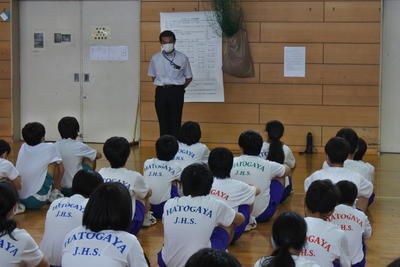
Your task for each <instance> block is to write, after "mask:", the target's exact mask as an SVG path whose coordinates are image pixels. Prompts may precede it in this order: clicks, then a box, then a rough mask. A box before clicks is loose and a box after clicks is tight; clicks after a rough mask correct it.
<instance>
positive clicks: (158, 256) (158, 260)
mask: <svg viewBox="0 0 400 267" xmlns="http://www.w3.org/2000/svg"><path fill="white" fill-rule="evenodd" d="M157 263H158V265H159V266H160V267H167V265H166V264H165V262H164V260H163V258H162V255H161V250H160V251H159V252H158V253H157Z"/></svg>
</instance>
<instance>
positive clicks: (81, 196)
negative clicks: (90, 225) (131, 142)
mask: <svg viewBox="0 0 400 267" xmlns="http://www.w3.org/2000/svg"><path fill="white" fill-rule="evenodd" d="M102 183H103V178H102V177H101V175H100V174H99V173H97V172H94V171H90V170H80V171H78V172H77V173H76V174H75V176H74V179H73V181H72V193H73V195H72V196H71V197H64V198H59V199H57V200H55V201H53V203H51V205H50V207H49V210H48V211H47V214H46V221H45V225H44V234H43V238H42V241H41V242H40V249H41V250H42V251H43V254H44V255H45V256H46V258H47V259H48V261H49V263H50V265H51V266H61V256H62V249H63V243H64V238H65V235H66V234H67V233H68V232H69V231H71V230H72V229H74V228H76V227H78V226H81V225H82V217H83V211H84V210H85V206H86V203H87V201H88V198H89V197H90V195H91V194H92V192H93V191H94V190H95V189H96V188H97V186H99V185H101V184H102Z"/></svg>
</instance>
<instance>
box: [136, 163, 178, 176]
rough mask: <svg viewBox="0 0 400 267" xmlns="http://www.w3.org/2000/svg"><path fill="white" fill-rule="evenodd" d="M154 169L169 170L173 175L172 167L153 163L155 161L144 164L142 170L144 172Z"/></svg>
mask: <svg viewBox="0 0 400 267" xmlns="http://www.w3.org/2000/svg"><path fill="white" fill-rule="evenodd" d="M155 169H164V170H166V171H167V172H169V173H170V174H171V175H175V170H174V168H172V167H170V166H167V165H162V164H155V163H151V164H148V165H146V166H144V169H143V171H144V172H146V171H149V170H155Z"/></svg>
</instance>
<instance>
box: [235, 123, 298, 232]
mask: <svg viewBox="0 0 400 267" xmlns="http://www.w3.org/2000/svg"><path fill="white" fill-rule="evenodd" d="M262 143H263V140H262V137H261V135H260V134H258V133H257V132H254V131H245V132H243V133H242V134H241V135H240V136H239V146H240V148H241V150H242V155H241V156H239V157H235V158H234V160H233V167H232V171H231V177H232V178H233V179H237V180H240V181H242V182H245V183H247V184H250V185H255V186H256V187H257V188H259V189H260V194H259V195H257V196H256V199H255V202H254V208H253V211H252V213H251V215H252V216H251V219H250V223H249V225H248V226H247V229H248V230H251V229H254V228H255V227H256V222H265V221H268V220H269V219H270V218H271V217H272V216H273V215H274V213H275V211H276V209H277V208H278V205H279V203H280V202H281V199H282V194H283V191H284V185H283V184H284V177H285V176H287V175H289V173H290V169H289V167H288V166H287V165H285V164H279V163H276V162H273V161H269V160H266V159H263V158H261V157H259V155H260V150H261V146H262ZM274 178H276V179H274Z"/></svg>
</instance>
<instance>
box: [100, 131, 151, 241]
mask: <svg viewBox="0 0 400 267" xmlns="http://www.w3.org/2000/svg"><path fill="white" fill-rule="evenodd" d="M103 152H104V155H105V157H106V159H107V160H108V161H109V162H110V165H111V167H109V168H102V169H100V171H99V173H100V174H101V176H102V177H103V179H104V182H119V183H121V184H123V185H124V186H125V187H126V188H127V189H128V190H129V192H130V194H131V199H132V205H131V206H132V214H133V220H132V224H131V227H130V230H129V231H130V233H132V234H137V233H138V232H139V230H140V228H141V227H142V225H143V221H144V215H145V209H146V206H147V202H148V199H149V197H150V196H151V190H150V188H149V186H148V185H147V184H146V182H145V181H144V179H143V176H142V175H141V174H140V173H138V172H136V171H131V170H128V169H127V168H126V167H125V165H126V162H127V160H128V157H129V155H130V153H131V148H130V146H129V142H128V140H126V138H124V137H111V138H109V139H107V141H106V142H105V143H104V146H103Z"/></svg>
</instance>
